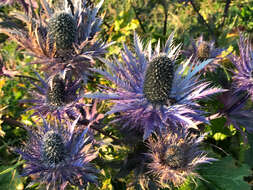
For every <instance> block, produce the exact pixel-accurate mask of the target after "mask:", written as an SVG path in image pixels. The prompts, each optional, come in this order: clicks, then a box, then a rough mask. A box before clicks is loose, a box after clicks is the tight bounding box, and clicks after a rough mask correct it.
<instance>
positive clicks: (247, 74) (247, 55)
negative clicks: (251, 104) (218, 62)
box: [230, 35, 253, 100]
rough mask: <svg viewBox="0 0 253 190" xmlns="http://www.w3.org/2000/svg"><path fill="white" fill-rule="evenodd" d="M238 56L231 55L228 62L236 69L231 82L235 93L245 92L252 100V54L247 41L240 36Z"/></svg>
mask: <svg viewBox="0 0 253 190" xmlns="http://www.w3.org/2000/svg"><path fill="white" fill-rule="evenodd" d="M238 46H239V56H235V55H231V56H230V60H231V62H232V63H233V64H234V66H235V67H236V70H237V72H235V73H234V74H235V75H234V77H233V80H234V84H235V88H236V91H243V90H245V91H247V92H248V93H249V94H250V96H251V99H252V100H253V52H252V48H251V45H250V42H249V39H246V38H244V37H243V36H242V35H240V40H239V43H238Z"/></svg>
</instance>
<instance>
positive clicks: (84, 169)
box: [16, 118, 97, 190]
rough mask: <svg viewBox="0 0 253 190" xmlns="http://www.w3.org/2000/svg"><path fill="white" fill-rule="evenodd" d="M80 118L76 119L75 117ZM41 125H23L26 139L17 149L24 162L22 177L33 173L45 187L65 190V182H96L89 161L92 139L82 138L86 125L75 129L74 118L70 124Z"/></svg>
mask: <svg viewBox="0 0 253 190" xmlns="http://www.w3.org/2000/svg"><path fill="white" fill-rule="evenodd" d="M78 119H79V118H78ZM43 123H44V125H43V126H41V127H38V130H36V131H34V129H31V128H30V127H26V129H27V131H28V134H29V142H28V143H27V144H26V145H25V147H24V148H23V149H22V150H21V149H18V150H16V152H17V153H19V154H20V155H21V156H22V157H23V159H24V160H25V161H26V166H25V168H24V173H23V176H33V179H34V180H35V181H36V182H39V183H40V184H44V185H46V187H47V189H56V190H64V189H65V188H66V187H67V186H68V185H75V186H78V187H85V186H86V185H87V183H88V182H90V183H96V182H97V177H96V176H95V175H96V173H97V170H96V169H95V167H93V166H92V164H91V163H90V161H92V160H93V159H94V158H96V156H97V153H96V152H95V151H94V150H93V149H92V148H91V147H92V145H93V141H92V139H89V137H85V136H86V133H87V131H88V127H87V128H86V129H85V130H83V131H82V132H81V133H80V131H78V133H76V132H75V125H76V123H77V120H76V121H74V122H73V123H72V124H70V123H61V124H60V125H58V126H56V125H50V124H49V123H47V122H46V121H45V120H44V121H43Z"/></svg>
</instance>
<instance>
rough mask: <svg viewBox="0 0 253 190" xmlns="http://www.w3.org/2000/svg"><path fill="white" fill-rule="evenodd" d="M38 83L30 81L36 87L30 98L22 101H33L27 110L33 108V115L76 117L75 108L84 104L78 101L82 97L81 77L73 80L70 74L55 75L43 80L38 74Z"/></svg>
mask: <svg viewBox="0 0 253 190" xmlns="http://www.w3.org/2000/svg"><path fill="white" fill-rule="evenodd" d="M37 76H38V78H39V82H40V83H41V84H40V85H37V84H35V83H33V82H32V84H33V85H34V86H35V87H36V89H35V90H34V91H32V92H31V95H32V99H27V100H23V101H21V102H24V103H33V106H31V107H29V108H28V109H27V110H34V111H35V112H34V115H40V114H42V115H43V116H44V117H46V116H47V115H48V114H52V115H54V116H57V117H58V118H59V119H61V118H64V117H65V116H66V114H67V115H71V116H75V117H77V113H76V108H77V107H82V106H84V105H85V104H82V103H80V102H79V100H80V99H81V98H82V97H83V95H82V94H83V92H82V90H83V89H82V88H81V86H82V85H81V84H82V82H81V79H79V80H73V79H72V78H71V76H70V75H68V74H67V75H65V76H62V75H61V74H59V75H55V76H54V77H52V78H47V79H46V80H43V79H42V78H41V77H40V76H39V75H38V74H37Z"/></svg>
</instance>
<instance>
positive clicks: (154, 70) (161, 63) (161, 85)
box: [143, 56, 174, 104]
mask: <svg viewBox="0 0 253 190" xmlns="http://www.w3.org/2000/svg"><path fill="white" fill-rule="evenodd" d="M148 65H149V66H148V68H147V71H146V74H145V77H144V86H143V93H144V95H145V97H146V98H147V100H148V101H149V102H151V103H154V104H166V103H167V102H168V101H169V100H170V93H171V88H172V82H173V77H174V64H173V62H172V61H171V60H170V59H169V58H168V57H167V56H159V57H156V58H154V59H153V60H152V61H151V62H149V63H148Z"/></svg>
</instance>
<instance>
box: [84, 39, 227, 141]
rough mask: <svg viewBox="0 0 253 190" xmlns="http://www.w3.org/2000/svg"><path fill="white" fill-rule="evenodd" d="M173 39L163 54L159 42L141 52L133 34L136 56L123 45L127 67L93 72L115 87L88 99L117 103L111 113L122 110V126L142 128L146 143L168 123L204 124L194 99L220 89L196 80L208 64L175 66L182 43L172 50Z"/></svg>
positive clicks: (117, 65) (117, 64)
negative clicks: (147, 139)
mask: <svg viewBox="0 0 253 190" xmlns="http://www.w3.org/2000/svg"><path fill="white" fill-rule="evenodd" d="M172 40H173V35H171V36H170V38H169V40H168V41H167V43H166V45H165V47H164V49H163V51H162V52H161V51H160V44H158V45H157V47H156V49H155V51H154V52H153V51H152V48H151V43H149V45H148V46H147V47H146V48H143V46H142V43H141V41H140V40H139V38H138V37H137V35H135V36H134V42H135V54H134V53H132V52H131V51H130V50H129V49H128V48H127V47H126V46H124V51H123V52H122V58H123V61H124V62H123V63H121V62H120V61H118V60H115V62H109V61H106V60H102V61H104V62H105V63H106V65H107V66H108V67H109V68H110V72H106V71H101V70H98V69H92V70H93V71H96V72H99V73H100V74H102V75H103V76H104V77H105V78H107V79H108V80H110V81H111V82H113V83H115V85H116V87H115V88H108V87H107V88H106V90H107V94H101V93H95V94H91V95H88V94H87V95H86V97H91V98H100V99H111V100H113V102H114V103H115V104H114V106H113V107H112V108H111V110H110V111H109V112H108V113H107V114H112V113H116V112H120V113H121V114H120V115H119V117H118V120H121V121H122V122H124V125H123V127H130V128H139V129H140V131H141V132H144V139H145V138H147V137H148V136H149V135H150V134H151V133H152V132H153V131H156V130H159V129H162V128H164V127H165V126H168V122H170V123H180V124H182V125H184V126H194V121H195V120H196V121H202V122H204V121H205V118H204V117H203V116H202V114H203V112H202V111H201V110H200V109H199V108H200V106H199V105H198V104H197V103H196V100H198V99H201V98H204V97H206V96H208V95H211V94H214V93H217V92H221V91H222V90H220V89H217V88H209V85H210V84H209V83H207V82H202V81H199V80H198V78H199V76H198V75H197V73H198V72H199V71H200V70H201V69H203V68H204V67H205V66H206V65H207V64H208V63H209V62H210V60H207V61H204V62H203V63H201V64H199V65H196V66H195V67H194V68H192V64H190V61H191V60H190V59H188V60H187V61H185V62H184V63H181V64H180V65H177V64H176V63H175V62H176V58H177V56H178V54H179V47H180V45H178V46H176V47H174V46H173V44H172ZM168 127H169V126H168ZM195 127H196V126H195Z"/></svg>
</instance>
